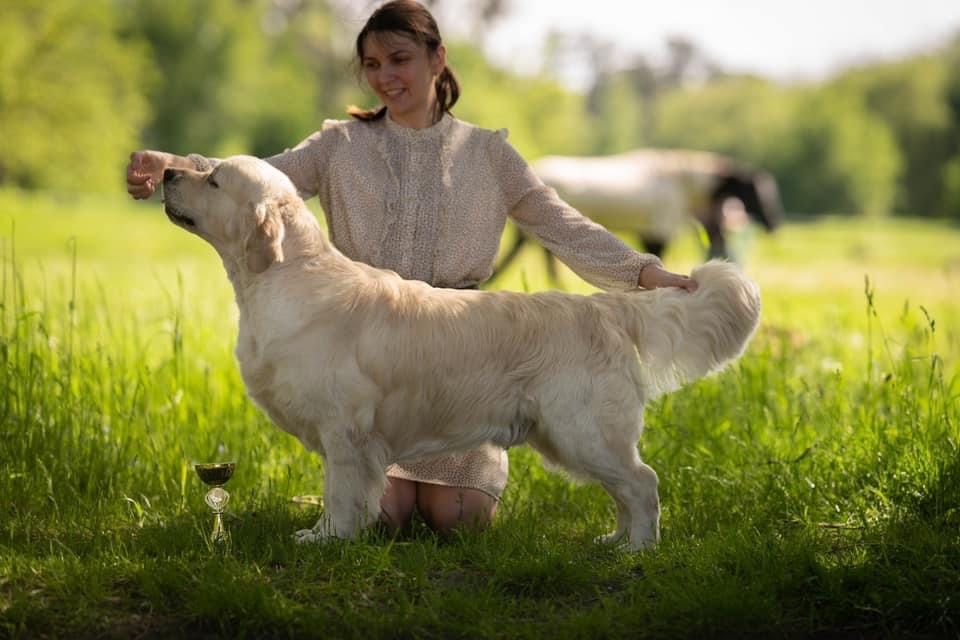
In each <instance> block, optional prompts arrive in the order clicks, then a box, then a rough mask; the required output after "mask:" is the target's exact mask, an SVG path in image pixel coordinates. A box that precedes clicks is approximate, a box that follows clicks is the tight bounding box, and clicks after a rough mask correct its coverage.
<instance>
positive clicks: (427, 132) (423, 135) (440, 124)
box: [383, 111, 453, 141]
mask: <svg viewBox="0 0 960 640" xmlns="http://www.w3.org/2000/svg"><path fill="white" fill-rule="evenodd" d="M383 119H384V121H385V122H386V127H387V131H389V132H390V133H391V134H393V135H395V136H398V137H399V138H401V139H403V140H409V141H416V140H436V139H439V138H442V137H443V136H444V135H445V134H446V133H447V132H448V131H449V130H450V127H451V126H452V125H453V117H452V116H451V115H450V114H449V113H444V114H443V117H442V118H440V119H439V120H438V121H437V122H435V123H434V124H432V125H430V126H429V127H426V128H425V129H413V128H411V127H405V126H403V125H402V124H397V123H396V122H394V121H393V119H392V118H391V117H390V112H389V111H388V112H387V113H386V114H385V115H384V116H383Z"/></svg>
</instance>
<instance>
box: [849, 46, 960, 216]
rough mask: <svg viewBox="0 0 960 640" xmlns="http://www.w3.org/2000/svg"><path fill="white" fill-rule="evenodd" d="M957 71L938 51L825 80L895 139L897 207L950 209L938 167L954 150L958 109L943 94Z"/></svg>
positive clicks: (959, 131) (959, 127)
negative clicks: (899, 165) (858, 99)
mask: <svg viewBox="0 0 960 640" xmlns="http://www.w3.org/2000/svg"><path fill="white" fill-rule="evenodd" d="M957 73H958V72H957V70H956V68H955V67H953V66H951V65H950V64H949V61H948V56H947V55H945V52H944V53H940V54H936V55H934V54H931V55H923V56H916V57H914V58H910V59H907V60H903V61H900V62H896V63H888V64H880V65H872V66H869V67H864V68H860V69H857V70H854V71H850V72H848V73H846V74H843V75H841V76H839V77H838V78H836V79H835V80H834V81H833V82H832V83H830V89H831V90H832V91H834V92H837V93H841V92H842V93H847V94H851V93H853V94H856V95H858V96H862V100H863V101H864V102H865V104H866V106H867V108H868V109H869V110H870V112H871V113H873V114H875V115H876V116H877V117H879V118H880V119H881V120H882V121H883V122H884V123H885V124H886V126H887V127H889V130H890V132H891V133H892V134H893V135H894V137H895V138H896V141H895V142H896V145H897V147H898V148H899V150H900V153H901V154H902V156H903V159H904V162H903V174H902V178H901V179H900V180H898V181H897V182H896V186H897V189H898V194H897V209H898V210H899V211H904V212H908V213H911V214H921V215H950V213H951V212H950V211H949V210H948V206H947V191H948V190H949V183H948V180H947V176H945V175H944V173H943V169H944V166H945V165H946V164H947V162H949V160H950V158H951V157H952V156H954V155H955V154H957V153H958V151H960V118H958V116H960V113H956V112H954V110H953V109H952V108H951V103H950V98H949V91H950V84H949V83H950V82H951V78H952V77H953V78H956V76H957ZM954 81H955V80H954Z"/></svg>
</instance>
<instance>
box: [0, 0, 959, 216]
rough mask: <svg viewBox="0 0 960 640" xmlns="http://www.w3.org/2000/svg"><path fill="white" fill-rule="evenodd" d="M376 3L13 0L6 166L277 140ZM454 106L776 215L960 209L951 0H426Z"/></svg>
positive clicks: (114, 185)
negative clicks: (649, 150)
mask: <svg viewBox="0 0 960 640" xmlns="http://www.w3.org/2000/svg"><path fill="white" fill-rule="evenodd" d="M377 4H378V3H376V2H357V1H352V0H350V1H348V0H182V1H178V2H169V1H161V0H95V1H89V0H83V1H81V0H52V1H51V0H6V1H5V2H3V11H2V17H0V186H6V187H16V188H20V189H26V190H38V189H56V190H74V191H93V192H98V191H107V192H122V191H123V188H124V187H123V168H124V166H125V164H126V161H127V158H128V155H129V152H130V151H131V150H133V149H137V148H144V147H149V148H160V149H164V150H168V151H172V152H176V153H184V154H185V153H187V152H193V151H195V152H200V153H205V154H208V155H224V154H229V153H237V152H244V153H252V154H256V155H269V154H273V153H277V152H279V151H281V150H283V149H285V148H288V147H291V146H293V145H295V144H296V143H297V142H298V141H300V140H301V139H303V138H304V137H306V136H307V135H308V134H309V133H311V132H312V131H314V130H316V129H318V128H319V125H320V122H321V121H322V120H323V119H324V118H331V117H335V118H339V117H344V116H343V114H344V109H345V107H346V106H347V105H349V104H361V105H367V104H371V103H372V98H371V96H370V95H369V94H367V93H365V91H364V88H363V87H362V85H361V83H360V81H359V80H358V77H357V75H356V73H355V69H354V68H353V65H352V59H351V54H352V45H353V38H354V37H355V34H356V33H357V31H358V30H359V29H360V27H361V26H362V24H363V21H364V19H365V18H366V16H367V15H369V13H370V11H371V10H372V9H373V8H374V7H375V6H376V5H377ZM426 4H428V5H429V6H430V7H431V9H432V10H433V11H434V13H435V15H436V16H437V18H438V21H439V23H440V26H441V30H442V32H443V33H444V36H445V39H446V40H447V41H448V47H449V49H450V61H451V63H452V66H453V68H454V69H455V71H456V72H457V73H458V75H459V77H460V80H461V84H462V87H463V96H462V99H461V102H460V103H459V104H458V106H457V108H456V109H455V114H456V115H457V116H458V117H460V118H461V119H465V120H468V121H472V122H474V123H476V124H479V125H481V126H485V127H490V128H501V127H507V128H509V130H510V139H511V141H512V143H513V144H514V145H515V146H516V147H517V148H518V149H519V150H520V151H521V153H523V154H524V155H525V156H526V157H527V158H528V159H530V160H534V159H536V158H537V157H539V156H542V155H545V154H567V155H586V154H594V155H600V154H612V153H616V152H619V151H624V150H627V149H635V148H641V147H680V148H688V149H702V150H710V151H716V152H722V153H724V154H729V155H730V156H733V157H735V158H737V159H739V160H742V161H744V162H749V163H751V164H752V165H755V166H758V167H763V168H765V169H767V170H769V171H770V172H771V173H773V175H774V176H775V177H776V179H777V181H778V183H779V186H780V192H781V196H782V199H783V202H784V205H785V207H786V210H787V211H788V213H789V214H793V215H803V214H825V213H835V214H841V215H849V216H885V215H904V216H924V217H934V218H952V219H957V218H958V217H960V3H958V2H953V1H948V0H943V1H933V0H914V1H913V2H909V3H905V2H890V1H883V2H861V1H858V0H835V1H833V2H827V1H819V0H818V1H814V2H805V3H769V2H760V1H755V0H735V1H733V2H729V3H723V4H722V6H721V4H720V3H714V2H709V1H707V0H699V1H697V0H683V1H678V0H675V1H673V2H670V3H643V2H639V3H638V2H635V1H630V2H627V1H617V0H593V1H592V2H572V1H571V2H549V1H547V0H523V1H521V0H476V1H467V0H433V1H432V2H427V3H426Z"/></svg>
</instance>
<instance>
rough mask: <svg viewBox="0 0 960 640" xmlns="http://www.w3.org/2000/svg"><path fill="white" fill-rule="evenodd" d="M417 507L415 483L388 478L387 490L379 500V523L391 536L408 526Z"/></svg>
mask: <svg viewBox="0 0 960 640" xmlns="http://www.w3.org/2000/svg"><path fill="white" fill-rule="evenodd" d="M416 506H417V483H416V482H413V481H411V480H403V479H401V478H388V481H387V489H386V491H384V493H383V497H382V498H380V522H382V523H383V524H384V525H385V526H386V527H387V530H388V531H389V532H390V534H391V535H394V534H396V533H397V532H399V531H401V530H402V529H405V528H407V527H408V526H409V525H410V520H411V518H412V517H413V510H414V509H415V508H416Z"/></svg>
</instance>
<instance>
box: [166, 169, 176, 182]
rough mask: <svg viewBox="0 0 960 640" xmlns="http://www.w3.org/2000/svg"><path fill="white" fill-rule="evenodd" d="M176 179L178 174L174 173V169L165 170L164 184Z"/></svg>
mask: <svg viewBox="0 0 960 640" xmlns="http://www.w3.org/2000/svg"><path fill="white" fill-rule="evenodd" d="M176 177H177V172H176V171H174V170H173V169H164V170H163V181H164V182H170V181H171V180H173V179H174V178H176Z"/></svg>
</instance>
